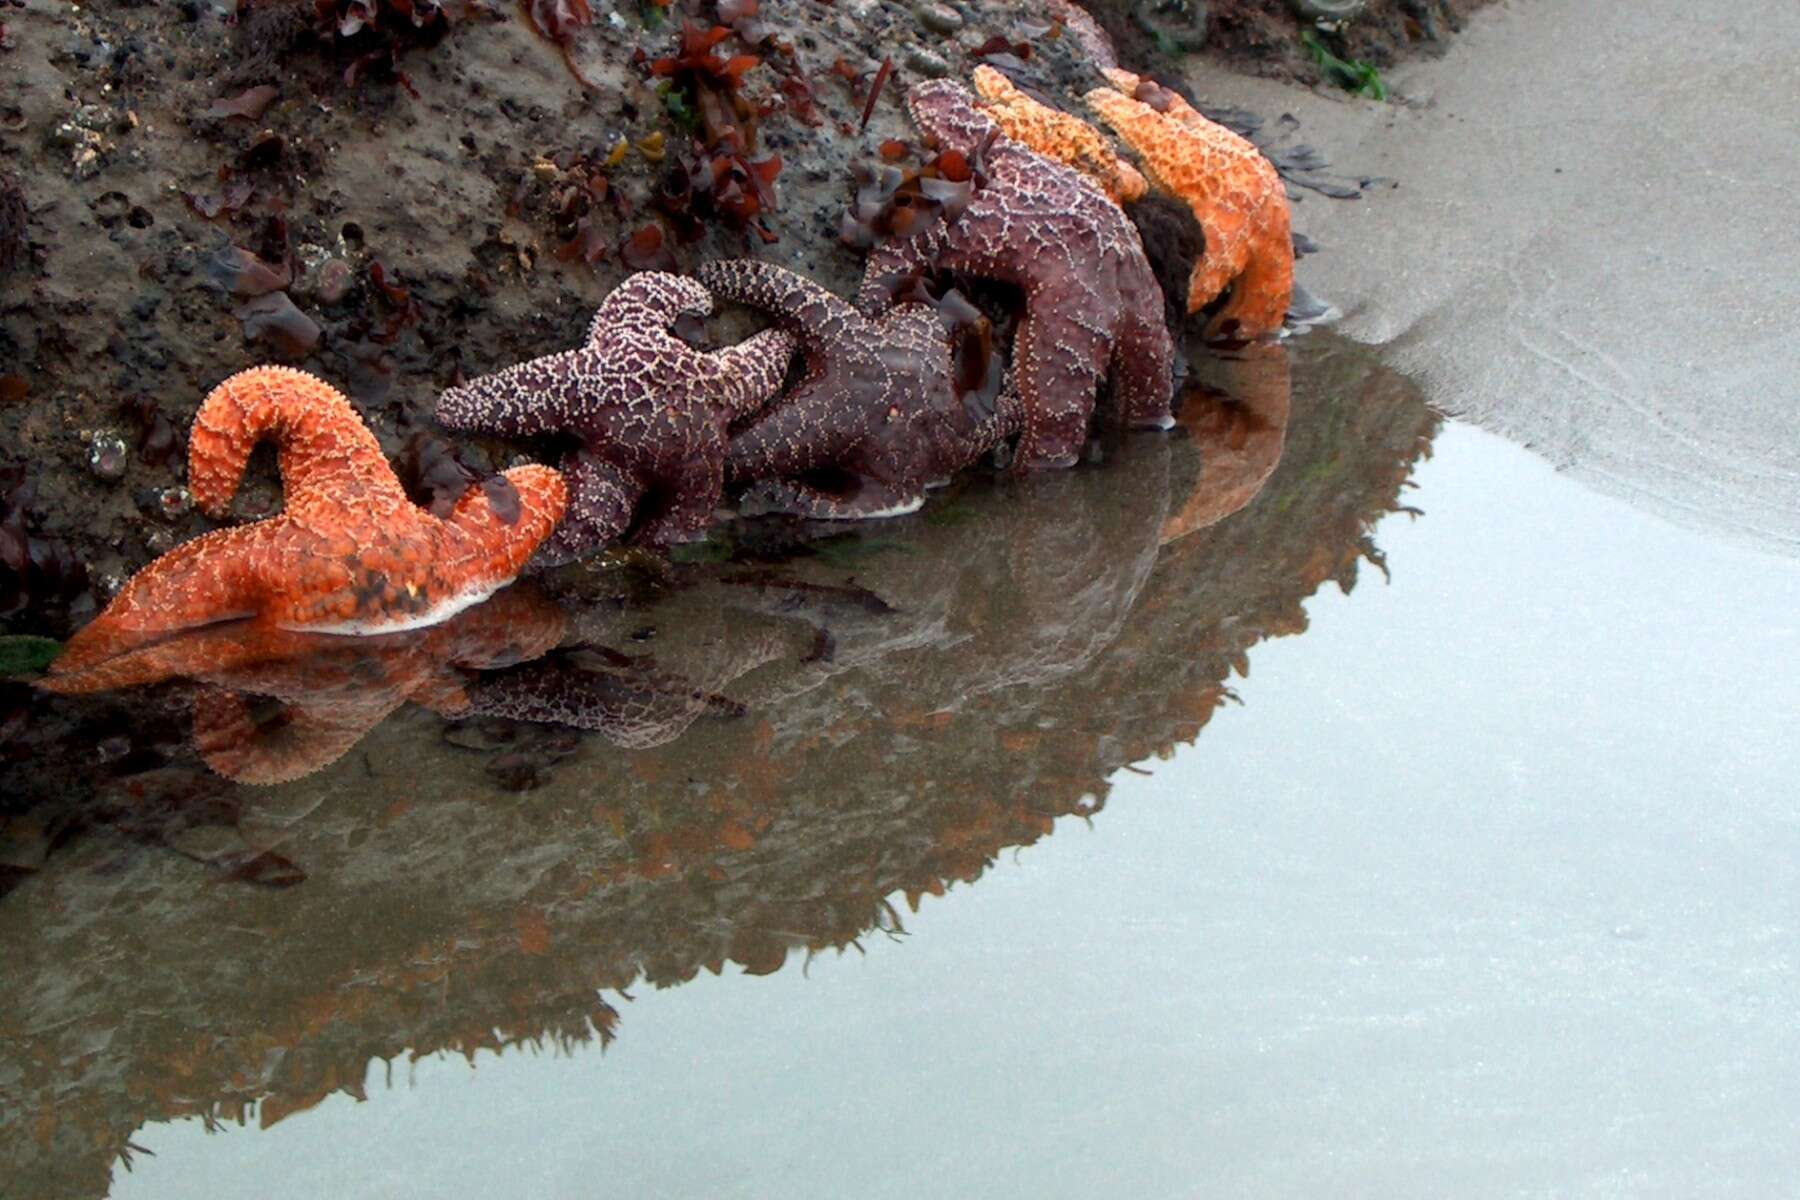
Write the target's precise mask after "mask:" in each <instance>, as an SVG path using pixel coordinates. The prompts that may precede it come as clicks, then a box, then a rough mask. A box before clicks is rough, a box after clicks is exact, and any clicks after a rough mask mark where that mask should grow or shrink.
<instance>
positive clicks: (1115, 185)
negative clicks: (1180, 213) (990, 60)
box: [973, 64, 1150, 204]
mask: <svg viewBox="0 0 1800 1200" xmlns="http://www.w3.org/2000/svg"><path fill="white" fill-rule="evenodd" d="M973 79H974V82H975V90H976V91H977V92H978V93H979V94H980V96H981V100H982V105H983V107H984V108H985V109H986V111H987V113H988V115H989V116H991V117H992V118H993V119H994V122H995V123H996V124H997V125H998V126H999V127H1000V130H1001V132H1003V133H1004V134H1006V136H1007V137H1009V138H1011V139H1012V140H1014V141H1016V142H1018V143H1020V144H1021V145H1024V146H1027V147H1029V148H1031V149H1032V150H1035V151H1037V152H1038V153H1039V154H1042V155H1044V156H1045V157H1046V158H1053V159H1055V160H1056V161H1058V162H1061V163H1066V164H1067V165H1069V166H1071V167H1074V168H1075V169H1076V170H1078V171H1080V172H1082V173H1083V174H1084V175H1087V176H1088V177H1089V178H1090V179H1092V180H1093V181H1094V182H1095V183H1096V184H1098V185H1099V186H1100V187H1101V189H1102V190H1104V191H1105V192H1106V195H1107V198H1108V199H1109V200H1111V201H1112V202H1113V203H1114V204H1120V203H1124V202H1127V201H1133V200H1139V199H1142V198H1143V195H1144V193H1145V192H1146V191H1148V190H1149V187H1150V185H1149V183H1148V182H1147V181H1146V180H1145V179H1144V177H1143V175H1142V174H1141V173H1140V172H1139V171H1138V169H1137V168H1136V167H1134V166H1132V165H1131V164H1130V163H1128V162H1125V161H1124V160H1123V159H1121V158H1120V157H1119V155H1118V153H1117V152H1116V151H1115V150H1114V149H1113V148H1112V144H1111V143H1110V142H1108V141H1107V140H1106V138H1105V136H1104V135H1102V134H1101V133H1100V131H1099V130H1097V129H1095V128H1094V127H1093V126H1092V125H1089V124H1088V123H1087V122H1086V121H1083V120H1082V119H1081V118H1079V117H1074V116H1071V115H1069V114H1068V113H1065V112H1060V111H1058V110H1056V109H1054V108H1051V107H1050V106H1049V105H1047V104H1042V103H1040V102H1039V101H1037V100H1035V99H1033V98H1032V97H1031V96H1029V95H1027V94H1026V93H1024V92H1022V91H1020V90H1019V89H1018V88H1017V87H1016V86H1014V84H1013V82H1012V81H1011V80H1010V79H1008V78H1007V77H1006V76H1005V75H1002V74H1001V73H1000V72H999V71H997V70H995V69H994V68H993V67H990V66H988V65H986V64H983V65H981V66H979V67H976V68H975V72H974V75H973Z"/></svg>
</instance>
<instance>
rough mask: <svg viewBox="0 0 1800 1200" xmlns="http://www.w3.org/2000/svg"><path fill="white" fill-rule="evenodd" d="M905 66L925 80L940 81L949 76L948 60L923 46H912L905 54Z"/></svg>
mask: <svg viewBox="0 0 1800 1200" xmlns="http://www.w3.org/2000/svg"><path fill="white" fill-rule="evenodd" d="M906 65H907V66H908V67H909V68H911V69H912V70H914V71H917V72H918V73H919V74H921V75H923V76H925V77H926V78H927V79H942V78H943V77H944V76H946V75H948V74H950V60H949V59H947V58H945V57H944V56H943V55H941V54H939V53H937V52H936V51H934V50H927V49H925V47H923V46H914V47H912V48H911V49H910V50H908V51H907V52H906Z"/></svg>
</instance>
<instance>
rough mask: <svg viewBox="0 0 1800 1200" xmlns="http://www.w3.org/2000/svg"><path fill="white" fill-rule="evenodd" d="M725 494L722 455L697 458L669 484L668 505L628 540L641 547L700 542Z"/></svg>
mask: <svg viewBox="0 0 1800 1200" xmlns="http://www.w3.org/2000/svg"><path fill="white" fill-rule="evenodd" d="M724 490H725V462H724V458H723V456H722V455H718V454H707V455H697V456H695V457H693V458H690V459H688V460H687V461H686V462H684V463H682V464H681V466H680V467H679V468H678V469H677V470H676V472H675V475H674V478H673V479H672V480H671V481H670V486H669V492H670V495H669V501H668V504H667V506H666V507H665V508H663V510H662V511H661V512H659V513H657V514H656V515H655V516H654V517H652V518H650V520H648V521H647V522H645V523H644V527H643V529H642V530H641V531H640V532H638V533H637V534H636V535H635V536H634V537H633V538H632V540H633V541H634V542H636V543H638V544H641V545H645V546H654V547H664V546H674V545H679V544H681V543H683V542H697V541H701V540H704V539H705V537H706V530H707V527H708V526H709V525H711V524H712V521H713V516H714V514H715V512H716V511H717V509H718V505H719V495H720V493H721V492H723V491H724Z"/></svg>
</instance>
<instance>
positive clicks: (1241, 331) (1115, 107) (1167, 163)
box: [1085, 71, 1294, 338]
mask: <svg viewBox="0 0 1800 1200" xmlns="http://www.w3.org/2000/svg"><path fill="white" fill-rule="evenodd" d="M1106 75H1107V80H1108V82H1109V83H1110V84H1111V85H1112V86H1111V87H1104V88H1095V89H1094V90H1093V91H1091V92H1089V93H1088V94H1087V95H1086V97H1085V100H1086V102H1087V105H1088V107H1089V108H1090V109H1091V110H1093V112H1094V113H1095V114H1096V115H1098V116H1099V117H1100V118H1101V120H1103V121H1105V122H1106V123H1107V124H1108V125H1110V126H1112V128H1113V129H1114V130H1115V131H1116V132H1117V133H1118V134H1119V136H1120V137H1121V138H1122V139H1124V141H1125V143H1126V144H1127V145H1129V146H1130V147H1131V149H1132V150H1133V151H1134V152H1135V153H1136V154H1137V155H1138V157H1139V159H1140V160H1141V161H1142V162H1143V164H1144V169H1145V171H1146V172H1147V173H1148V174H1149V176H1150V178H1151V179H1152V180H1153V181H1154V182H1155V183H1156V185H1157V186H1158V187H1160V188H1162V189H1163V190H1164V191H1167V192H1169V193H1170V194H1171V195H1174V196H1176V197H1178V198H1180V199H1181V200H1182V201H1184V202H1185V203H1186V204H1187V205H1188V207H1189V208H1190V209H1192V210H1193V213H1194V217H1195V219H1197V220H1198V221H1199V222H1200V225H1201V228H1202V229H1204V230H1205V233H1206V249H1205V252H1204V253H1203V254H1202V256H1201V258H1200V260H1199V261H1198V262H1197V263H1195V265H1194V273H1193V278H1192V280H1191V281H1190V283H1189V285H1188V311H1189V312H1198V311H1199V310H1200V309H1202V308H1204V307H1205V306H1206V305H1208V304H1210V303H1211V302H1212V301H1213V300H1214V299H1215V298H1217V297H1218V296H1219V295H1220V294H1221V293H1222V292H1224V291H1225V289H1226V288H1227V287H1231V288H1232V294H1231V297H1230V299H1229V300H1228V301H1227V303H1226V305H1225V308H1224V309H1223V310H1221V311H1220V312H1219V313H1218V314H1217V315H1216V316H1215V317H1214V319H1213V321H1212V330H1213V331H1214V332H1217V333H1227V334H1230V335H1232V336H1235V337H1242V338H1255V337H1262V336H1265V335H1267V334H1271V333H1274V332H1277V331H1278V330H1279V329H1280V328H1281V322H1282V319H1283V317H1285V316H1286V313H1287V306H1288V302H1289V299H1290V298H1291V295H1292V292H1293V275H1294V252H1293V240H1292V231H1291V227H1290V223H1291V218H1290V215H1289V211H1288V202H1287V194H1286V191H1285V189H1284V188H1283V185H1282V182H1281V177H1280V176H1279V174H1278V173H1277V172H1276V170H1275V168H1274V166H1273V165H1272V164H1271V163H1270V162H1269V160H1268V159H1267V158H1265V157H1264V156H1263V154H1262V152H1261V151H1259V150H1258V149H1257V148H1256V147H1255V146H1254V145H1253V144H1252V143H1250V142H1249V141H1247V140H1245V139H1244V138H1242V137H1239V136H1238V135H1237V134H1235V133H1233V132H1231V131H1230V130H1229V129H1226V128H1225V127H1224V126H1222V125H1218V124H1215V123H1214V122H1212V121H1209V120H1207V119H1206V118H1205V117H1204V116H1202V115H1201V114H1200V113H1198V112H1196V111H1195V110H1194V109H1193V107H1192V106H1190V105H1189V104H1188V103H1187V101H1185V100H1183V99H1182V98H1181V97H1180V96H1179V95H1177V94H1175V93H1174V92H1170V91H1168V90H1167V89H1163V88H1159V87H1157V86H1156V85H1155V84H1154V83H1148V82H1146V81H1144V80H1141V79H1140V78H1139V77H1138V76H1136V75H1133V74H1131V73H1130V72H1127V71H1108V72H1107V73H1106ZM1140 96H1147V97H1148V99H1149V100H1150V101H1154V106H1153V104H1152V103H1150V102H1147V100H1146V99H1140Z"/></svg>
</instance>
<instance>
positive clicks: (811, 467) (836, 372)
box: [699, 259, 1023, 519]
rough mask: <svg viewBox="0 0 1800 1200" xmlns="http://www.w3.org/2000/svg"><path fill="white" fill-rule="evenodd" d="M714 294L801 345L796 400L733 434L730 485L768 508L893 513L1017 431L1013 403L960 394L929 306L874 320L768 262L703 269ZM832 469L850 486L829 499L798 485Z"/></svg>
mask: <svg viewBox="0 0 1800 1200" xmlns="http://www.w3.org/2000/svg"><path fill="white" fill-rule="evenodd" d="M699 274H700V279H701V281H702V282H703V283H705V284H706V286H707V287H708V288H710V289H711V290H712V291H713V292H714V293H716V294H717V295H719V296H723V297H725V298H726V299H729V300H737V301H739V302H741V303H744V304H750V305H754V306H755V307H757V308H761V309H763V310H765V311H767V312H770V313H773V314H775V316H776V317H777V318H779V319H780V320H781V321H782V322H783V323H784V324H786V325H787V326H788V327H790V328H791V329H792V330H793V332H794V334H795V336H796V337H798V338H799V340H800V346H801V350H802V353H803V355H804V362H805V364H806V375H805V378H804V379H802V380H801V382H800V384H799V385H798V386H797V387H796V388H795V389H794V391H793V393H792V394H791V395H789V396H787V397H785V398H783V399H782V400H781V401H780V402H779V403H778V404H776V405H775V407H774V408H772V409H771V410H770V411H769V412H767V413H765V414H763V415H762V416H761V417H760V418H758V419H757V420H756V421H755V422H754V423H753V424H751V425H749V426H747V427H746V428H744V429H741V430H739V431H738V432H737V433H736V434H734V435H733V436H732V439H731V452H730V455H729V457H728V459H727V469H726V474H727V476H728V478H730V479H731V480H732V482H734V483H735V482H744V481H750V480H766V481H769V482H767V483H764V484H762V485H760V486H759V487H757V488H756V489H755V495H756V501H757V503H758V504H759V505H760V506H762V507H765V508H767V509H771V510H775V511H780V512H788V513H793V514H796V515H799V516H806V517H814V518H820V519H855V518H859V517H881V516H895V515H899V514H901V513H907V512H912V511H913V510H914V509H916V508H918V507H919V505H921V504H923V503H924V501H925V489H926V487H927V486H929V485H931V484H934V483H939V482H942V481H944V480H947V479H948V478H949V477H950V476H951V475H953V474H955V473H956V472H957V471H959V470H961V469H962V468H963V467H966V466H968V465H969V464H970V463H972V462H974V461H975V460H976V459H977V458H979V457H981V455H983V454H985V453H987V452H988V451H989V450H992V449H993V448H994V447H995V446H996V445H998V444H999V442H1000V441H1001V439H1003V438H1005V437H1007V436H1009V435H1011V434H1013V433H1016V432H1017V431H1018V429H1019V427H1020V423H1021V421H1022V419H1023V417H1022V413H1021V412H1020V405H1019V402H1018V399H1017V398H1016V397H1015V396H1012V395H1011V394H1010V393H1004V392H1003V393H1002V394H1001V395H1000V396H999V398H998V400H997V401H989V402H987V403H986V404H984V403H983V402H982V400H981V397H980V395H979V394H969V395H965V394H964V393H962V392H961V391H960V390H959V389H958V387H957V380H956V379H955V378H954V373H953V363H952V347H951V342H950V337H951V335H950V331H949V330H947V329H946V328H945V325H944V323H943V321H942V320H941V319H940V318H939V316H938V313H937V310H936V309H934V308H933V307H932V306H931V305H929V304H923V303H912V302H908V303H904V304H899V305H896V306H895V307H893V308H891V309H889V310H888V311H887V312H885V313H883V314H882V315H881V316H880V317H878V318H876V319H874V320H867V319H865V318H864V317H863V316H862V315H861V314H860V313H858V312H857V311H856V310H855V309H854V308H852V307H851V306H850V305H849V304H847V303H845V302H844V301H843V300H841V299H839V298H838V297H837V296H835V295H833V294H832V293H831V292H829V291H826V290H825V289H824V288H822V287H820V286H819V285H818V284H816V283H813V282H812V281H811V280H808V279H805V278H803V277H801V276H799V275H796V274H794V272H792V271H789V270H786V269H785V268H782V267H778V266H775V265H774V264H772V263H766V262H756V261H753V260H750V259H737V260H733V261H729V262H709V263H706V264H704V265H703V266H701V267H700V271H699ZM822 468H835V469H836V470H839V471H843V472H847V473H848V474H849V475H850V477H851V479H852V481H853V482H852V485H851V486H850V487H849V488H848V489H847V490H845V491H843V492H835V491H834V492H826V491H824V490H821V489H820V488H817V487H814V486H811V485H809V484H808V483H807V482H805V481H804V480H803V479H802V476H804V475H805V474H806V473H807V472H810V471H817V470H820V469H822Z"/></svg>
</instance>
